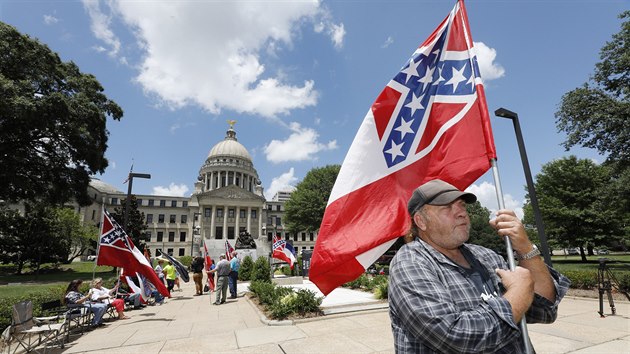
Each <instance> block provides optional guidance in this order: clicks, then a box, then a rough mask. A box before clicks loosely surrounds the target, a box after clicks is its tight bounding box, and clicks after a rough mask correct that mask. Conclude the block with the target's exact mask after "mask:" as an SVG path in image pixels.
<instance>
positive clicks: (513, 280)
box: [389, 180, 569, 353]
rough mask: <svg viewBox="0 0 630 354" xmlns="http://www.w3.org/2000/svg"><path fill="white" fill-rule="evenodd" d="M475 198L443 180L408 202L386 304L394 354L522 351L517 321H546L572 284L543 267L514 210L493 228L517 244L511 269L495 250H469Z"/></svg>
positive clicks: (425, 187)
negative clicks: (469, 208)
mask: <svg viewBox="0 0 630 354" xmlns="http://www.w3.org/2000/svg"><path fill="white" fill-rule="evenodd" d="M476 200H477V198H476V197H475V195H473V194H471V193H465V192H462V191H460V190H458V189H457V188H455V187H454V186H453V185H451V184H449V183H446V182H444V181H441V180H432V181H429V182H427V183H425V184H423V185H422V186H420V187H418V188H417V189H416V190H415V191H414V192H413V194H412V196H411V198H410V199H409V202H408V207H407V208H408V211H409V215H410V216H411V223H412V224H411V229H410V231H409V233H408V235H409V237H407V238H408V239H410V242H408V243H407V244H405V245H404V246H403V247H401V248H400V250H398V252H397V253H396V256H394V259H393V260H392V262H391V264H390V278H389V303H390V318H391V321H392V331H393V334H394V345H395V348H396V352H397V353H468V352H493V353H524V352H525V348H524V342H523V341H522V340H521V332H520V330H519V327H518V323H519V321H521V319H522V318H523V317H524V316H527V322H530V323H551V322H553V321H554V320H555V319H556V316H557V309H558V304H559V303H560V300H561V299H562V297H563V296H564V294H566V292H567V290H568V288H569V280H568V279H567V278H566V277H564V276H562V275H561V274H559V273H558V272H556V271H555V270H553V269H551V268H548V267H547V266H546V265H545V263H544V262H543V260H542V258H541V257H540V252H539V251H538V249H537V248H536V246H535V245H533V244H532V243H531V242H530V241H529V239H528V237H527V233H526V232H525V228H524V227H523V224H522V223H521V222H520V220H519V219H518V218H517V217H516V215H515V214H514V212H513V211H508V210H499V211H498V212H497V217H496V218H495V219H494V220H493V221H492V222H491V225H492V226H493V227H494V228H495V229H496V230H497V232H498V234H499V235H501V236H507V237H509V238H510V239H511V241H512V243H513V244H514V250H515V251H516V254H517V258H518V259H519V267H516V269H515V270H514V271H513V272H512V271H508V270H506V269H507V264H506V262H505V260H504V259H503V258H501V257H500V256H499V255H498V254H496V253H495V252H494V251H492V250H490V249H487V248H485V247H481V246H477V245H473V244H466V243H465V242H466V241H467V240H468V236H469V232H470V219H469V217H468V214H467V212H466V204H471V203H474V202H475V201H476Z"/></svg>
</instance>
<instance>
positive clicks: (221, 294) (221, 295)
mask: <svg viewBox="0 0 630 354" xmlns="http://www.w3.org/2000/svg"><path fill="white" fill-rule="evenodd" d="M208 273H217V288H216V292H217V296H216V300H215V301H214V304H215V305H220V304H222V303H224V302H225V300H226V296H227V288H228V276H229V275H230V262H228V261H227V260H226V259H225V255H224V254H222V255H221V256H219V263H217V267H216V268H214V269H212V270H210V271H208ZM210 299H211V300H212V292H210Z"/></svg>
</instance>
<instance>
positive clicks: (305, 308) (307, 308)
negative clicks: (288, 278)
mask: <svg viewBox="0 0 630 354" xmlns="http://www.w3.org/2000/svg"><path fill="white" fill-rule="evenodd" d="M315 295H316V293H315V292H314V291H311V290H308V289H300V290H298V291H297V292H296V293H295V298H294V302H293V311H295V312H297V313H299V314H300V315H304V314H306V313H307V312H317V313H319V312H320V310H319V305H321V304H322V300H323V298H321V297H316V296H315Z"/></svg>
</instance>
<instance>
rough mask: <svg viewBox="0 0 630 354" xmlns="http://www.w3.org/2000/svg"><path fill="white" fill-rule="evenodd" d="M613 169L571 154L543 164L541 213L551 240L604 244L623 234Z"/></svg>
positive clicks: (539, 184) (538, 180) (568, 243)
mask: <svg viewBox="0 0 630 354" xmlns="http://www.w3.org/2000/svg"><path fill="white" fill-rule="evenodd" d="M610 180H611V179H610V169H608V168H607V167H605V166H601V165H597V164H595V163H594V162H593V161H591V160H589V159H578V158H577V157H575V156H569V157H566V158H562V159H559V160H555V161H552V162H550V163H547V164H545V165H543V167H542V170H541V172H540V173H539V174H538V175H537V176H536V183H535V188H536V192H537V194H538V195H539V200H540V212H541V214H542V218H543V222H544V223H545V231H546V233H547V236H548V237H549V239H554V240H555V241H556V242H558V243H559V244H561V245H566V246H569V247H580V253H581V255H582V261H584V262H586V255H585V253H584V247H585V246H588V245H589V244H592V245H600V244H604V243H605V242H609V241H610V240H611V239H613V238H619V237H620V236H621V231H620V229H621V224H620V223H621V220H620V215H619V210H618V208H616V206H611V205H610V204H609V203H610V199H609V197H610V194H611V189H610V188H609V183H610Z"/></svg>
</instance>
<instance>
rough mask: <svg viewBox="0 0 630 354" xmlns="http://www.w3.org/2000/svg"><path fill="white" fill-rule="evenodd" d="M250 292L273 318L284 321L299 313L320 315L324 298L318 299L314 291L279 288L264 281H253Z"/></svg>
mask: <svg viewBox="0 0 630 354" xmlns="http://www.w3.org/2000/svg"><path fill="white" fill-rule="evenodd" d="M249 290H250V291H251V292H252V294H253V295H254V296H255V297H256V298H258V301H259V302H260V304H261V305H262V306H264V308H265V310H266V311H268V312H269V313H270V314H271V318H273V319H278V320H282V319H285V318H287V317H289V316H290V315H292V314H294V313H297V314H299V315H301V316H304V315H306V314H308V313H316V314H319V313H320V312H321V310H320V309H319V305H321V303H322V300H323V298H321V297H316V296H315V295H316V293H315V292H314V291H311V290H308V289H299V290H297V291H295V290H293V288H289V287H284V286H277V285H276V284H274V283H269V282H264V281H252V283H251V284H250V285H249Z"/></svg>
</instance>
